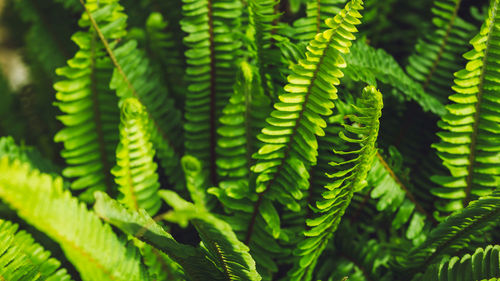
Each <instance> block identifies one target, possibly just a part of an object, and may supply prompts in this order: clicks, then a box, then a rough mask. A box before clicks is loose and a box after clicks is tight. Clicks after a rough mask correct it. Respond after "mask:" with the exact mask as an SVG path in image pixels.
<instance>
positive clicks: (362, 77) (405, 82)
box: [345, 41, 446, 115]
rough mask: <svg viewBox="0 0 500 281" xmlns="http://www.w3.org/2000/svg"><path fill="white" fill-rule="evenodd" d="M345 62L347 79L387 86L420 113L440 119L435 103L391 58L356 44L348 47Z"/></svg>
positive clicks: (364, 45) (440, 105) (442, 110)
mask: <svg viewBox="0 0 500 281" xmlns="http://www.w3.org/2000/svg"><path fill="white" fill-rule="evenodd" d="M345 60H346V62H347V68H346V69H345V75H346V76H347V77H349V78H350V79H353V80H355V81H364V82H366V83H369V84H370V85H377V81H380V82H382V83H384V84H389V85H391V86H392V87H394V88H395V89H398V90H399V91H400V92H401V94H402V95H406V96H407V97H408V98H409V99H412V100H414V101H416V102H418V103H419V104H420V106H422V109H423V110H424V111H431V112H433V113H435V114H437V115H444V113H445V112H446V110H445V108H444V106H443V105H442V104H441V103H440V102H439V100H438V99H437V98H435V97H434V96H431V95H429V94H427V93H426V92H425V91H424V90H423V89H422V86H421V85H420V84H418V83H417V82H416V81H413V80H412V79H411V78H410V77H408V75H407V74H406V73H405V72H404V71H403V69H401V67H400V66H399V64H398V63H397V62H396V61H395V60H394V58H393V57H392V56H391V55H389V54H388V53H386V52H385V51H384V50H382V49H374V48H372V47H370V46H368V45H367V44H365V43H363V42H360V41H357V42H356V43H354V44H353V46H352V47H351V52H350V53H349V54H348V55H346V56H345Z"/></svg>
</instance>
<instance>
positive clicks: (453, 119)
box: [431, 1, 500, 212]
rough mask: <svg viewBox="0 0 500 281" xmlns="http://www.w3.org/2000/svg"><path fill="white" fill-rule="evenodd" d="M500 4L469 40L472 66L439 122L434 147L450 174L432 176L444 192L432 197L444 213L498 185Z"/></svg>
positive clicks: (457, 82) (463, 74)
mask: <svg viewBox="0 0 500 281" xmlns="http://www.w3.org/2000/svg"><path fill="white" fill-rule="evenodd" d="M499 5H500V2H499V1H492V2H491V6H490V10H489V14H488V19H487V20H486V21H485V23H484V24H483V26H482V27H481V31H480V33H479V34H478V35H477V36H476V37H474V38H473V39H472V40H471V44H472V45H473V46H474V49H473V50H471V51H469V52H467V53H466V54H465V55H464V57H465V58H466V59H468V60H469V62H468V63H467V65H466V67H465V69H463V70H461V71H459V72H457V73H455V77H456V79H455V86H453V90H454V92H455V94H453V95H451V96H450V100H451V101H453V103H452V104H450V105H448V106H447V109H448V114H447V115H445V116H443V117H442V119H441V121H440V122H439V123H438V125H439V127H440V128H441V130H442V131H441V132H439V133H438V134H437V135H438V136H439V137H440V138H441V142H440V143H436V144H433V145H432V146H433V147H434V148H435V149H436V150H437V153H438V156H439V157H440V158H441V159H442V160H443V164H444V166H446V167H447V168H448V169H449V170H450V175H438V176H434V177H433V178H432V179H433V181H434V182H435V183H437V184H439V186H440V187H438V188H433V189H432V190H431V192H432V193H433V194H434V195H436V196H437V197H440V198H442V199H444V200H441V201H439V202H437V203H436V208H437V209H438V210H439V211H442V212H450V211H454V210H457V209H460V208H462V207H463V206H467V204H468V203H469V201H471V200H473V199H474V198H477V196H484V195H486V194H488V193H490V192H491V191H492V190H493V189H495V188H497V187H498V186H499V185H500V149H499V146H498V143H499V140H500V125H499V122H500V98H499V95H498V92H497V91H496V89H497V87H498V86H499V83H498V76H499V75H500V68H499V67H498V62H497V60H498V58H497V53H498V51H497V48H499V47H500V41H499V40H498V36H499V35H500V26H499V22H500V13H498V9H499V8H500V7H499Z"/></svg>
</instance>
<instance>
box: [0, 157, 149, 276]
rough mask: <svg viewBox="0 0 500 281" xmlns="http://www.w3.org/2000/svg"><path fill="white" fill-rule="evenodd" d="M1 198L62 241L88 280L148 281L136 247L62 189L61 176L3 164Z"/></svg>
mask: <svg viewBox="0 0 500 281" xmlns="http://www.w3.org/2000/svg"><path fill="white" fill-rule="evenodd" d="M0 198H1V199H2V200H3V201H4V202H5V203H7V204H8V205H9V206H10V207H11V208H12V209H14V210H16V211H17V213H18V214H19V216H20V217H21V218H23V219H24V220H26V221H27V222H28V223H30V224H31V225H33V226H35V227H36V228H37V229H39V230H40V231H42V232H44V233H46V234H47V235H48V236H49V237H50V238H52V239H53V240H54V241H56V242H57V243H59V245H60V246H61V248H62V249H63V251H64V253H65V254H66V256H67V257H68V259H69V260H70V261H71V262H72V263H73V265H75V267H76V268H77V269H78V271H79V272H80V274H81V277H82V279H83V280H89V281H90V280H103V281H104V280H114V281H116V280H127V281H130V280H137V281H143V280H149V278H148V276H147V275H146V272H145V270H144V268H143V267H142V265H141V263H140V256H139V253H138V251H137V249H136V248H135V247H132V246H130V245H129V246H126V245H125V243H124V242H123V241H121V240H119V239H118V237H117V236H116V235H115V234H114V233H113V231H112V230H111V228H110V227H109V226H108V225H103V223H102V222H101V221H100V220H99V218H98V217H97V216H96V215H95V214H94V213H92V212H90V211H88V210H87V208H86V207H85V205H84V204H83V203H81V202H78V200H77V199H76V198H74V197H71V195H70V192H69V191H68V190H65V189H64V188H63V182H62V179H61V178H52V177H51V176H49V175H46V174H41V173H39V172H38V171H36V170H32V169H31V168H30V167H29V166H28V165H27V164H21V163H20V162H17V161H16V162H12V161H9V160H8V158H6V157H4V158H2V159H1V160H0Z"/></svg>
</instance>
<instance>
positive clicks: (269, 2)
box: [248, 0, 281, 100]
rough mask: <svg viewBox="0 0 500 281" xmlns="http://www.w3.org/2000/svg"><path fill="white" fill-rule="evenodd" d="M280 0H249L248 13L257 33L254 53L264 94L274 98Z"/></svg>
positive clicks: (275, 95) (275, 94)
mask: <svg viewBox="0 0 500 281" xmlns="http://www.w3.org/2000/svg"><path fill="white" fill-rule="evenodd" d="M279 4H280V1H279V0H248V14H249V20H250V25H249V27H251V28H253V30H254V32H255V35H254V37H255V38H254V40H255V46H254V47H253V48H254V54H255V58H256V61H257V65H258V66H259V76H260V81H261V85H262V86H261V87H262V89H264V94H265V95H266V96H268V97H270V98H272V99H273V100H275V99H276V97H277V94H278V93H276V91H277V89H276V88H275V87H276V85H274V80H275V79H276V76H278V74H277V73H276V71H277V69H276V65H278V63H277V58H279V55H278V53H277V52H276V50H274V49H273V45H274V43H275V42H274V39H273V35H274V34H275V33H276V31H277V29H278V21H279V18H280V15H281V14H280V13H279Z"/></svg>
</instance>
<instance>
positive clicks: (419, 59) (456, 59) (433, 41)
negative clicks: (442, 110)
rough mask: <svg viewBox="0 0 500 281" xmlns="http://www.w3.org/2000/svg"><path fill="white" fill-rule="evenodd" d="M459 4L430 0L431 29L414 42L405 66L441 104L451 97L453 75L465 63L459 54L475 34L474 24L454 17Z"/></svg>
mask: <svg viewBox="0 0 500 281" xmlns="http://www.w3.org/2000/svg"><path fill="white" fill-rule="evenodd" d="M460 4H461V0H435V1H434V5H433V6H434V7H433V8H432V14H433V17H434V18H433V20H432V23H433V25H434V26H433V27H434V30H433V32H432V33H427V34H425V35H424V38H422V39H420V40H419V41H418V43H417V45H416V46H415V51H414V53H413V55H411V56H410V57H409V59H408V66H407V67H406V71H407V72H408V74H409V75H410V76H411V77H413V78H414V79H415V80H417V81H419V82H420V83H421V84H422V86H423V88H424V90H425V91H426V92H427V93H429V94H430V95H432V96H433V97H435V98H437V99H438V100H439V101H440V102H441V103H442V104H446V103H447V101H448V96H450V95H451V94H452V92H451V89H450V85H451V84H452V82H453V73H455V72H456V71H458V70H460V69H461V68H462V66H463V63H465V61H464V60H463V59H461V58H460V55H461V54H463V53H465V52H466V51H467V42H468V41H469V40H470V39H471V37H472V36H471V34H473V33H475V32H476V27H475V26H474V25H472V24H470V23H468V22H466V21H464V20H463V19H462V18H460V17H459V16H458V10H459V8H460Z"/></svg>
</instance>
